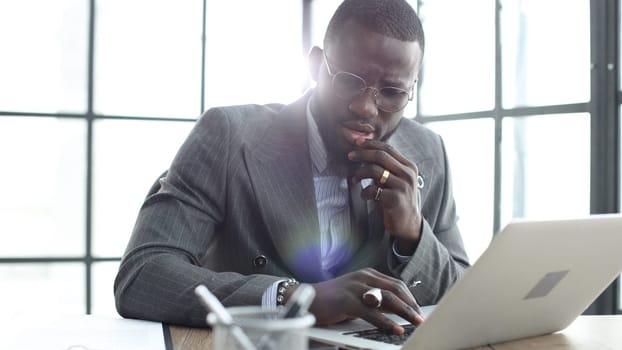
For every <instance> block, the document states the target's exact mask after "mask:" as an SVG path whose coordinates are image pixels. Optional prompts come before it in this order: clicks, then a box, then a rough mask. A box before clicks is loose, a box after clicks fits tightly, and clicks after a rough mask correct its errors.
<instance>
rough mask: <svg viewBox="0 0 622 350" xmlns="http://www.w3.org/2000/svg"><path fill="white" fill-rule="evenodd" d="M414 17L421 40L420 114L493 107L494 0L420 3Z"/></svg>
mask: <svg viewBox="0 0 622 350" xmlns="http://www.w3.org/2000/svg"><path fill="white" fill-rule="evenodd" d="M420 13H421V19H422V22H423V29H424V30H425V36H426V39H425V41H426V44H425V45H426V47H425V56H424V58H423V68H422V72H421V75H420V80H421V85H420V89H421V92H420V93H421V95H420V99H421V100H420V107H421V110H420V114H422V115H431V114H437V115H438V114H451V113H464V112H473V111H481V110H491V109H493V107H494V103H495V90H494V88H495V1H494V0H481V1H463V0H436V1H425V2H424V3H423V5H422V6H421V10H420ZM448 101H451V103H447V102H448Z"/></svg>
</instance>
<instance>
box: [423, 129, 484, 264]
mask: <svg viewBox="0 0 622 350" xmlns="http://www.w3.org/2000/svg"><path fill="white" fill-rule="evenodd" d="M426 125H427V126H429V127H430V128H431V129H432V130H434V131H436V132H438V133H439V134H440V135H441V136H442V137H443V141H444V142H445V147H446V149H447V154H448V156H449V165H450V168H451V171H452V178H453V185H454V198H455V200H456V205H457V212H458V217H459V221H458V226H459V227H460V232H461V233H462V238H463V239H464V245H465V248H466V251H467V254H468V255H469V260H470V261H471V263H474V262H475V261H476V260H477V259H478V258H479V256H480V255H481V254H482V253H483V252H484V250H486V248H487V247H488V244H489V243H490V240H491V238H492V231H493V228H492V225H493V215H494V211H493V203H494V187H495V186H494V183H495V182H494V175H495V169H494V159H495V143H494V140H495V128H494V127H495V125H494V121H493V120H492V119H474V120H465V121H451V122H436V123H428V124H426Z"/></svg>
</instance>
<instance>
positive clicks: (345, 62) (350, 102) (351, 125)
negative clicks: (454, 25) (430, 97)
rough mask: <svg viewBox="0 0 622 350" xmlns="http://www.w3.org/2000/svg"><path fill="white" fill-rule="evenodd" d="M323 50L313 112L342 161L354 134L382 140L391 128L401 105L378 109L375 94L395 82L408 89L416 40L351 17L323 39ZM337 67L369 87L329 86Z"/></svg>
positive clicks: (417, 56)
mask: <svg viewBox="0 0 622 350" xmlns="http://www.w3.org/2000/svg"><path fill="white" fill-rule="evenodd" d="M324 55H325V59H324V60H323V64H322V65H321V67H320V68H319V69H320V70H319V74H318V78H317V88H316V96H315V100H314V106H313V108H314V110H313V116H314V118H315V120H316V122H317V124H318V128H319V130H320V134H321V135H322V139H323V140H324V143H325V145H326V148H327V151H328V154H329V156H330V157H334V159H336V160H344V161H345V160H346V155H347V153H348V152H350V151H351V150H353V149H355V148H358V146H357V145H356V141H357V140H358V139H361V138H373V139H377V140H385V139H386V138H387V137H388V136H389V135H390V134H391V133H392V132H393V131H394V130H395V128H396V127H397V125H398V123H399V121H400V119H401V117H402V113H403V108H402V109H400V110H397V111H387V110H383V108H382V107H383V106H380V107H381V108H378V104H377V103H376V99H377V98H381V97H380V95H381V93H380V92H379V91H378V90H380V89H382V88H385V87H395V88H399V89H401V90H405V91H408V92H410V91H411V89H412V88H413V85H414V84H415V81H416V77H417V73H418V72H419V66H420V63H421V58H422V52H421V48H420V46H419V44H418V43H416V42H404V41H400V40H398V39H394V38H390V37H387V36H383V35H381V34H378V33H374V32H371V31H369V30H367V29H365V28H364V27H362V26H361V25H359V24H357V23H356V22H353V21H350V22H348V23H346V25H345V26H344V27H343V28H342V29H341V31H340V32H339V33H338V35H337V37H335V38H333V39H332V41H331V42H330V43H328V44H327V47H326V48H325V49H324ZM327 63H328V66H327ZM339 72H347V73H352V74H354V75H356V76H358V77H360V78H362V79H363V80H364V82H365V84H366V85H367V86H368V87H371V89H370V88H368V89H366V90H364V92H362V93H360V94H358V95H356V96H354V97H349V98H343V94H339V93H338V91H337V87H336V86H334V85H333V76H334V75H335V74H337V73H339ZM383 91H384V92H385V95H388V94H386V92H387V91H389V92H390V91H391V90H386V89H385V90H383ZM374 94H377V95H378V97H374ZM384 109H386V108H384Z"/></svg>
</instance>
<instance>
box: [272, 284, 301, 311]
mask: <svg viewBox="0 0 622 350" xmlns="http://www.w3.org/2000/svg"><path fill="white" fill-rule="evenodd" d="M297 284H299V282H298V281H296V280H295V279H293V278H288V279H287V281H283V282H281V283H279V288H277V291H276V305H283V304H284V303H283V302H284V301H285V292H286V291H287V289H288V288H289V287H292V286H295V285H297Z"/></svg>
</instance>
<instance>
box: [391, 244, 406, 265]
mask: <svg viewBox="0 0 622 350" xmlns="http://www.w3.org/2000/svg"><path fill="white" fill-rule="evenodd" d="M395 244H396V241H393V255H394V256H395V258H397V261H399V262H401V263H403V262H408V260H410V256H407V255H401V254H398V252H397V248H396V247H395Z"/></svg>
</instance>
